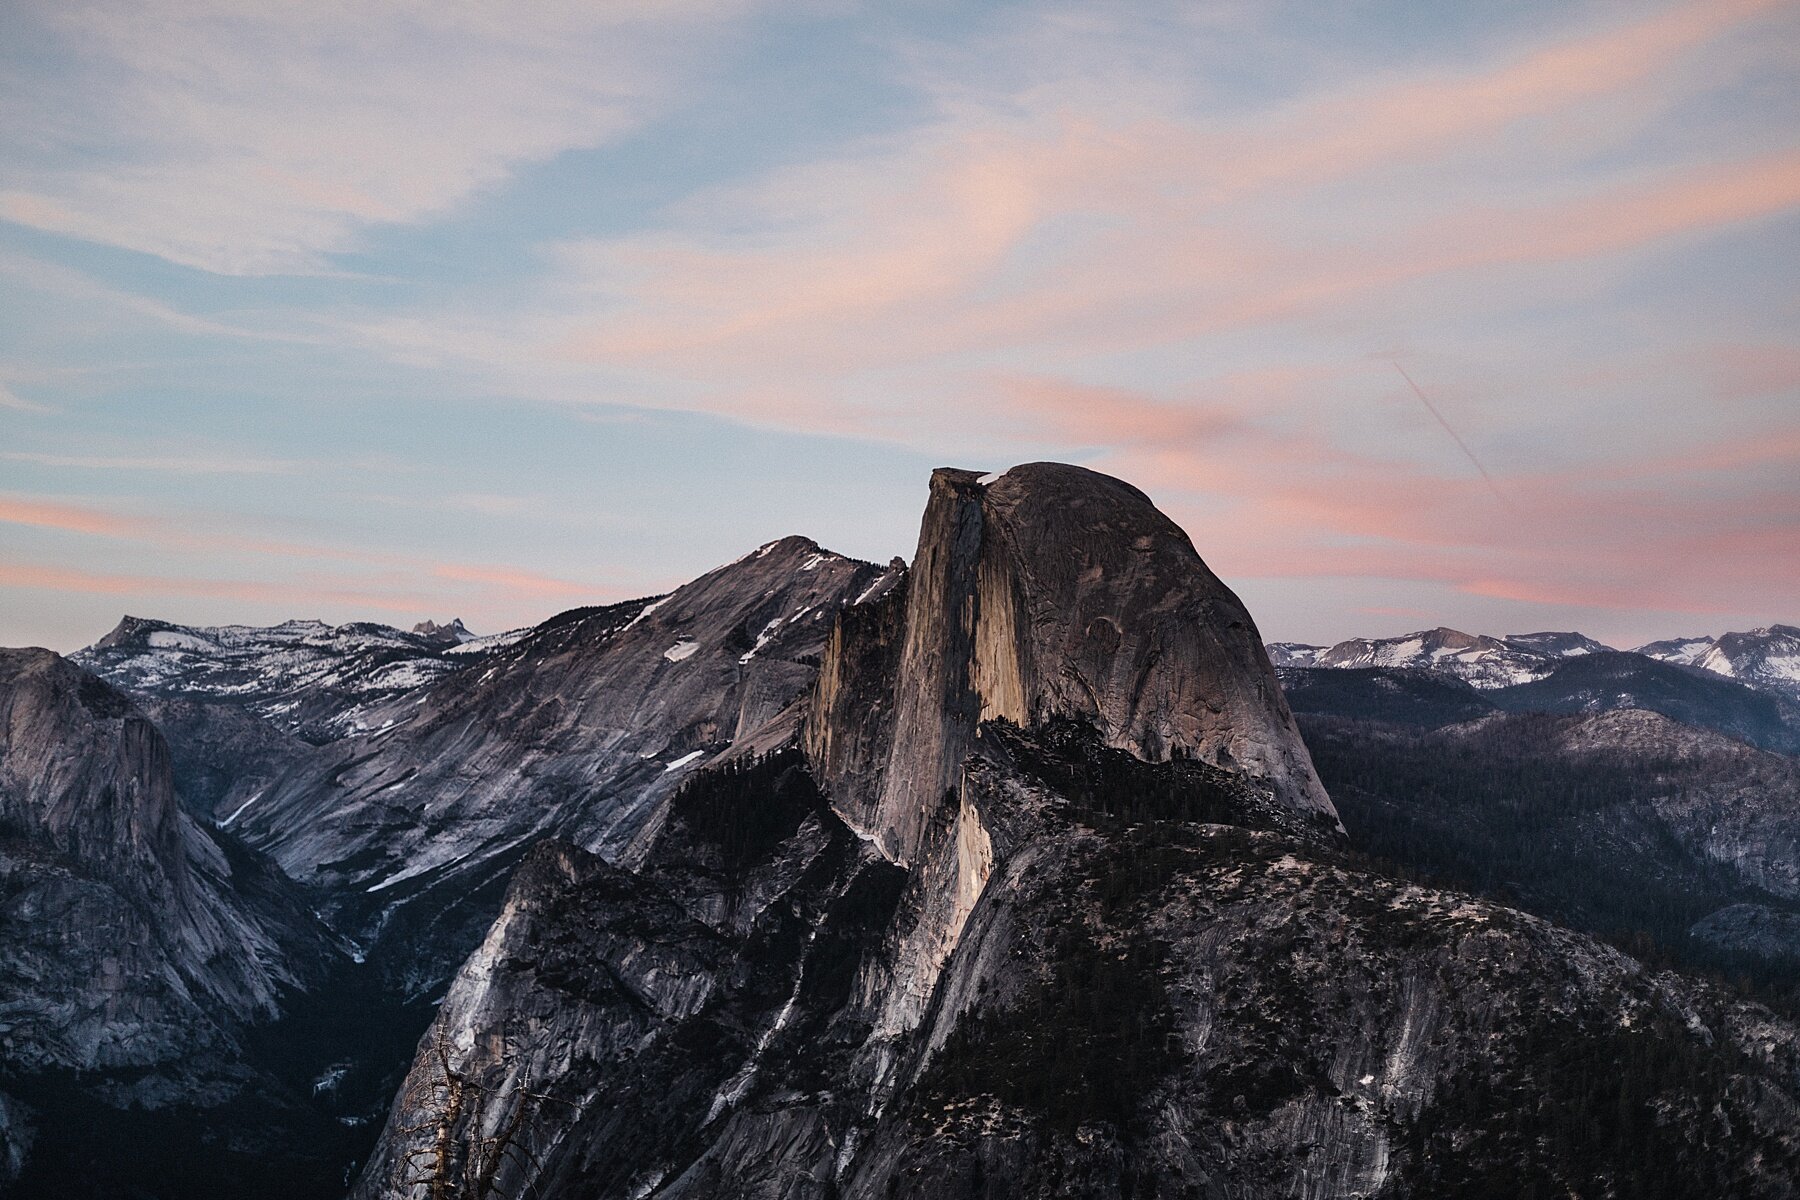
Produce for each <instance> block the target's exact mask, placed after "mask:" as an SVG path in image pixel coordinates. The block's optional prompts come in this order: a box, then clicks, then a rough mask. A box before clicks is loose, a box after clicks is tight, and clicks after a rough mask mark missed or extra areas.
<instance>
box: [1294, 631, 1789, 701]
mask: <svg viewBox="0 0 1800 1200" xmlns="http://www.w3.org/2000/svg"><path fill="white" fill-rule="evenodd" d="M1267 648H1268V651H1269V660H1270V661H1271V662H1273V663H1274V664H1275V665H1276V666H1277V667H1352V668H1353V667H1410V668H1417V669H1423V670H1428V671H1437V672H1439V673H1440V674H1445V675H1451V676H1454V677H1455V678H1457V679H1461V680H1464V681H1466V682H1468V683H1471V684H1473V685H1475V686H1476V687H1479V688H1496V687H1510V686H1512V685H1513V684H1518V683H1529V682H1531V681H1532V680H1535V679H1541V678H1543V677H1544V676H1545V675H1548V674H1549V673H1550V672H1551V671H1552V670H1553V669H1555V667H1556V666H1557V664H1558V663H1560V662H1562V661H1564V660H1565V659H1571V658H1580V657H1583V656H1586V655H1593V654H1606V653H1614V652H1615V651H1614V650H1613V647H1611V646H1608V645H1605V644H1603V643H1601V642H1597V641H1595V640H1594V639H1593V638H1591V637H1588V636H1587V635H1585V634H1581V633H1573V632H1569V633H1557V632H1544V633H1511V634H1508V635H1506V636H1505V637H1499V638H1497V637H1488V636H1486V635H1483V634H1471V633H1463V632H1461V631H1460V630H1456V629H1446V628H1444V627H1442V626H1440V627H1438V628H1437V629H1430V630H1425V631H1422V632H1420V633H1410V634H1407V635H1406V636H1404V637H1394V638H1351V639H1350V640H1349V641H1345V642H1339V643H1338V644H1337V645H1335V646H1313V645H1309V644H1307V643H1305V642H1271V643H1269V645H1268V647H1267ZM1633 653H1636V654H1642V655H1644V656H1646V657H1648V658H1654V659H1658V660H1660V661H1662V662H1666V663H1674V664H1676V665H1677V666H1683V667H1695V668H1698V669H1700V670H1703V671H1710V672H1711V673H1713V674H1715V675H1723V676H1726V677H1727V678H1730V679H1735V680H1737V681H1738V682H1740V683H1744V684H1748V685H1750V686H1751V687H1760V688H1764V689H1766V690H1768V691H1772V692H1778V693H1781V694H1782V695H1785V696H1789V697H1792V698H1794V699H1800V628H1795V627H1794V626H1792V625H1770V626H1767V627H1765V628H1762V629H1752V630H1748V631H1746V632H1743V633H1725V634H1720V635H1719V636H1718V637H1687V638H1669V639H1667V640H1666V641H1660V642H1651V643H1649V644H1648V645H1644V646H1639V647H1638V648H1637V649H1636V650H1635V651H1633Z"/></svg>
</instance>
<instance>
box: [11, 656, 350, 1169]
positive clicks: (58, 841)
mask: <svg viewBox="0 0 1800 1200" xmlns="http://www.w3.org/2000/svg"><path fill="white" fill-rule="evenodd" d="M337 957H338V951H337V950H336V949H335V948H334V946H333V944H332V941H331V939H330V937H329V935H328V934H327V933H326V931H325V930H324V928H323V927H322V926H321V925H319V923H318V922H317V920H316V919H315V918H314V917H313V916H312V914H311V913H310V912H308V911H307V910H306V909H305V907H304V906H303V905H302V904H301V903H300V902H299V901H298V899H297V897H296V896H295V895H294V894H293V893H292V891H291V889H289V888H288V887H287V885H286V881H285V880H283V879H282V878H281V876H280V875H279V873H278V872H276V871H275V870H274V869H273V868H272V867H270V866H269V865H268V864H267V863H266V862H264V861H262V860H260V859H258V858H257V857H256V856H254V855H252V854H251V853H250V852H248V851H246V850H245V849H244V848H243V847H242V846H240V845H237V844H236V843H234V842H232V841H231V840H229V839H222V838H219V837H216V836H214V835H213V834H212V833H211V832H210V831H208V830H206V829H204V828H202V827H201V826H200V825H199V824H198V823H197V822H196V821H195V820H194V819H193V818H192V817H191V816H189V815H188V813H187V812H186V811H185V810H184V809H183V808H182V807H181V806H180V805H179V804H178V803H177V799H176V795H175V787H174V777H173V774H172V772H171V769H170V760H169V753H168V749H167V747H166V746H165V744H164V742H163V739H162V737H161V735H160V734H159V733H158V732H157V730H156V728H155V727H154V726H153V725H152V724H151V723H150V721H149V720H148V719H147V718H146V716H145V714H144V713H143V712H142V711H141V710H140V709H139V708H137V707H136V706H135V705H134V704H133V703H132V702H131V701H130V700H129V699H128V698H127V697H126V696H124V695H123V694H122V693H120V692H119V691H117V690H116V689H114V688H113V687H111V686H110V685H108V684H106V683H105V682H103V681H101V680H100V679H98V678H96V677H95V676H93V675H91V674H89V673H88V672H86V671H83V670H82V669H80V668H79V667H77V666H75V665H74V664H72V663H70V662H69V661H67V660H66V659H63V658H61V657H59V656H58V655H55V654H52V653H51V652H50V651H47V650H0V1088H4V1089H5V1091H6V1092H7V1093H9V1094H10V1096H9V1097H7V1098H0V1179H4V1178H7V1177H12V1176H18V1175H20V1173H21V1172H25V1177H24V1178H23V1179H22V1180H21V1182H20V1184H19V1186H20V1188H21V1189H23V1190H22V1191H21V1193H20V1194H21V1195H40V1194H41V1195H66V1194H70V1190H69V1189H70V1188H71V1187H79V1186H80V1184H79V1183H78V1182H77V1181H78V1180H79V1179H80V1175H79V1171H78V1170H77V1171H75V1172H64V1171H62V1167H61V1166H60V1165H59V1166H57V1167H55V1168H54V1169H50V1173H49V1175H46V1174H45V1171H42V1170H39V1169H38V1159H39V1157H41V1155H42V1154H49V1155H51V1156H52V1157H53V1158H56V1159H57V1160H58V1162H59V1163H60V1164H66V1163H68V1162H70V1161H78V1160H79V1159H80V1158H81V1157H85V1158H86V1159H89V1160H92V1159H93V1158H95V1157H96V1155H95V1146H94V1145H93V1144H92V1143H91V1142H90V1143H89V1144H88V1145H86V1146H85V1155H78V1154H76V1152H75V1150H76V1148H78V1147H80V1146H81V1143H82V1139H83V1137H84V1136H87V1137H90V1138H98V1137H99V1136H101V1135H100V1134H99V1133H98V1130H100V1129H103V1128H109V1124H108V1123H109V1122H112V1123H114V1124H116V1123H117V1122H118V1121H123V1120H125V1117H124V1115H123V1114H124V1113H125V1111H126V1110H128V1109H129V1110H136V1111H139V1112H145V1111H152V1112H154V1111H161V1110H171V1109H178V1110H180V1111H183V1112H195V1111H204V1112H216V1111H217V1110H218V1109H219V1108H220V1106H223V1105H226V1104H230V1103H236V1102H238V1101H239V1100H240V1099H241V1098H245V1097H252V1096H255V1097H262V1098H266V1099H269V1100H270V1102H271V1103H279V1102H281V1101H280V1099H279V1097H280V1094H281V1092H282V1089H281V1087H280V1085H278V1084H276V1083H274V1082H272V1081H271V1080H270V1079H269V1078H268V1077H267V1076H266V1075H264V1074H262V1073H261V1071H260V1069H259V1068H258V1067H256V1066H253V1065H252V1064H251V1063H250V1062H249V1057H250V1056H249V1054H248V1045H249V1039H250V1037H251V1036H252V1030H253V1028H254V1027H256V1026H259V1025H263V1024H265V1023H267V1022H268V1021H270V1020H272V1019H274V1018H275V1017H276V1016H277V1015H278V1013H279V1011H280V1009H281V1007H282V1005H283V1003H284V1001H285V1000H286V998H287V997H289V996H290V995H292V994H294V993H296V992H297V991H299V990H301V989H304V988H307V987H314V986H318V985H319V984H320V983H321V982H322V981H323V979H324V978H325V976H326V974H327V972H328V970H329V969H330V964H331V962H332V961H333V960H334V959H335V958H337ZM263 1102H264V1101H263V1099H261V1098H259V1099H256V1100H255V1101H254V1103H257V1104H261V1103H263ZM108 1113H116V1114H120V1115H119V1116H118V1117H116V1118H115V1117H110V1116H107V1115H106V1114H108ZM169 1119H170V1120H177V1119H176V1118H169ZM182 1120H185V1118H182ZM163 1133H164V1136H165V1137H167V1138H170V1139H173V1138H174V1134H173V1133H172V1126H171V1127H166V1128H165V1129H164V1130H163ZM96 1190H100V1189H98V1188H96ZM146 1194H150V1193H146Z"/></svg>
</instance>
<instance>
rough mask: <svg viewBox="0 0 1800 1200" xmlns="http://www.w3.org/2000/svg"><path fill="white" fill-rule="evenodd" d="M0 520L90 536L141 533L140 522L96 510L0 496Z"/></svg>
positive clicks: (130, 535) (134, 535)
mask: <svg viewBox="0 0 1800 1200" xmlns="http://www.w3.org/2000/svg"><path fill="white" fill-rule="evenodd" d="M0 521H4V522H6V523H7V524H9V525H31V526H35V527H36V528H39V529H61V530H66V531H68V532H70V533H93V534H100V535H103V536H108V537H137V536H141V535H142V534H143V533H144V531H145V526H144V523H143V522H141V521H136V520H133V519H131V518H129V517H121V516H117V515H116V514H113V513H107V512H101V511H100V510H98V509H92V508H78V507H76V506H74V505H70V504H53V503H50V502H47V501H43V500H29V499H22V498H18V497H6V496H0Z"/></svg>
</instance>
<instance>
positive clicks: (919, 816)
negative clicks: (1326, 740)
mask: <svg viewBox="0 0 1800 1200" xmlns="http://www.w3.org/2000/svg"><path fill="white" fill-rule="evenodd" d="M982 479H983V477H981V476H978V475H977V474H976V473H975V472H972V471H958V470H952V469H943V470H939V471H937V472H934V473H933V475H932V479H931V492H930V499H929V501H928V503H927V506H926V510H925V517H924V522H923V525H922V528H921V531H920V535H919V549H918V553H917V555H916V556H915V558H914V560H913V567H912V571H911V573H910V575H909V577H908V581H907V583H908V591H907V595H906V605H905V609H904V618H903V620H902V621H901V622H900V623H899V625H898V627H895V628H879V627H875V626H874V625H873V623H871V622H862V623H859V624H858V625H857V626H855V627H854V628H853V629H850V630H846V631H844V637H843V638H840V639H838V640H835V641H834V642H833V644H832V645H831V646H830V648H829V650H828V653H827V658H826V662H825V666H824V669H823V670H824V679H823V681H822V683H821V691H820V698H821V703H820V705H819V706H818V708H817V710H816V711H815V714H814V717H813V719H812V721H811V722H810V723H809V725H808V730H807V747H808V751H809V753H810V754H811V757H812V759H813V761H814V764H815V767H816V769H817V770H818V771H819V773H820V776H821V779H822V781H823V782H824V784H825V787H826V790H827V791H829V792H830V793H831V794H832V796H833V798H834V799H835V800H837V801H838V803H839V804H840V805H841V806H842V809H843V811H844V812H845V814H846V815H847V816H848V817H849V819H851V820H852V821H855V822H857V823H859V824H860V825H862V826H864V827H866V828H868V829H869V830H870V831H871V832H873V833H874V834H875V835H876V836H877V837H878V838H879V839H880V841H881V843H882V845H883V848H884V849H885V850H886V851H887V852H888V854H889V855H890V856H891V857H895V858H897V859H901V860H905V859H909V858H910V857H912V855H913V854H915V853H916V852H917V850H918V847H919V844H920V839H921V837H922V836H923V833H924V829H925V826H926V823H927V821H928V819H929V814H930V813H931V812H932V811H933V810H934V809H935V808H936V807H937V804H938V801H939V800H940V799H941V797H942V796H943V795H944V793H945V791H946V790H947V789H951V788H953V787H954V785H955V784H956V781H957V775H958V772H959V771H960V769H961V764H962V761H963V758H964V757H965V755H966V754H967V753H968V752H969V750H970V748H971V746H972V744H973V742H974V740H975V739H976V737H977V736H978V732H979V729H980V726H981V723H982V722H984V721H988V720H1005V721H1010V722H1012V723H1013V724H1016V725H1020V726H1032V725H1037V724H1041V723H1044V722H1047V721H1050V720H1052V719H1055V718H1068V719H1073V720H1078V721H1081V722H1083V723H1086V724H1088V725H1090V726H1091V727H1092V728H1094V729H1095V730H1096V731H1097V733H1098V734H1099V736H1100V738H1101V740H1102V741H1103V742H1104V743H1105V744H1106V745H1109V746H1114V747H1117V748H1120V749H1124V750H1128V751H1130V752H1131V753H1132V754H1134V755H1136V756H1138V757H1140V758H1143V759H1146V760H1147V761H1153V762H1161V761H1166V760H1168V759H1170V758H1172V757H1192V758H1195V759H1198V760H1200V761H1203V762H1208V763H1212V764H1213V765H1215V766H1219V767H1222V768H1225V769H1228V770H1231V771H1233V772H1235V773H1237V774H1238V775H1239V776H1240V777H1241V778H1242V779H1243V780H1245V781H1246V782H1247V783H1249V784H1251V785H1252V786H1254V787H1256V788H1258V789H1260V790H1261V791H1263V792H1264V793H1265V794H1267V795H1268V796H1269V797H1270V798H1271V799H1272V800H1273V801H1274V802H1275V803H1276V804H1278V805H1280V806H1283V807H1286V808H1289V809H1292V810H1294V811H1295V812H1297V813H1303V814H1319V815H1321V816H1322V817H1325V818H1327V819H1330V818H1331V816H1332V812H1331V801H1330V800H1329V799H1328V798H1327V797H1326V795H1325V792H1324V789H1323V788H1321V787H1320V786H1319V782H1318V778H1317V777H1316V776H1315V775H1314V774H1313V771H1312V765H1311V763H1310V761H1309V760H1308V759H1307V757H1306V753H1305V749H1304V748H1303V747H1302V746H1301V744H1300V739H1299V736H1298V734H1297V733H1296V732H1295V730H1294V724H1293V719H1292V717H1291V715H1290V714H1289V713H1288V711H1287V704H1286V701H1285V700H1284V699H1283V697H1282V693H1281V687H1280V684H1279V682H1278V681H1277V680H1276V678H1275V673H1274V671H1273V670H1272V669H1271V668H1270V665H1269V661H1268V656H1267V654H1266V653H1265V652H1264V650H1263V648H1262V644H1261V640H1260V638H1259V637H1258V636H1257V633H1256V627H1255V624H1254V623H1253V622H1252V621H1251V619H1250V615H1249V613H1247V612H1246V611H1245V610H1244V607H1243V605H1242V604H1241V603H1240V602H1239V601H1238V599H1237V597H1236V596H1235V595H1233V594H1232V592H1231V590H1230V589H1229V588H1227V587H1226V586H1225V585H1224V584H1223V583H1221V582H1220V581H1219V580H1218V578H1217V577H1216V576H1214V575H1213V573H1212V572H1211V571H1209V570H1208V569H1207V567H1206V564H1205V563H1204V562H1202V561H1201V559H1200V556H1199V555H1198V554H1197V553H1195V551H1194V548H1193V544H1192V543H1191V542H1190V541H1189V540H1188V537H1187V535H1186V534H1185V533H1184V532H1183V531H1182V530H1181V529H1180V528H1179V527H1178V526H1176V525H1175V524H1174V522H1172V521H1170V520H1169V519H1168V518H1167V517H1166V516H1164V515H1163V514H1162V513H1160V512H1158V511H1157V509H1156V508H1155V506H1154V505H1152V504H1151V503H1150V501H1149V499H1148V498H1146V497H1145V496H1144V495H1143V493H1141V492H1139V491H1138V490H1137V489H1135V488H1133V487H1131V486H1130V485H1129V484H1126V483H1123V482H1121V481H1120V480H1117V479H1113V478H1110V477H1108V476H1105V475H1100V474H1097V473H1095V472H1093V471H1087V470H1084V469H1082V468H1080V467H1071V466H1065V465H1063V464H1060V463H1032V464H1028V465H1025V466H1019V467H1014V468H1013V469H1012V470H1010V471H1007V472H1006V473H1005V474H1003V475H1000V476H998V477H996V478H992V479H991V481H990V482H987V483H984V482H982ZM846 639H847V640H846ZM871 663H873V664H875V666H874V669H873V670H871V669H870V664H871Z"/></svg>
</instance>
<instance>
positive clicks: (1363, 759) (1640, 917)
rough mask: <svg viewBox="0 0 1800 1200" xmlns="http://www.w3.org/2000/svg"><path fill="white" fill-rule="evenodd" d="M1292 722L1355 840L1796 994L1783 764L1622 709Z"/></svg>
mask: <svg viewBox="0 0 1800 1200" xmlns="http://www.w3.org/2000/svg"><path fill="white" fill-rule="evenodd" d="M1528 686H1535V685H1528ZM1492 694H1493V693H1489V695H1492ZM1300 722H1301V728H1302V730H1303V731H1304V733H1305V734H1306V739H1307V744H1308V746H1309V747H1310V748H1311V750H1312V754H1313V759H1314V761H1315V762H1316V763H1317V764H1318V767H1319V772H1320V774H1321V776H1322V777H1323V778H1324V779H1325V781H1326V783H1327V786H1328V787H1329V788H1330V789H1331V793H1332V796H1333V797H1334V799H1335V800H1336V802H1337V804H1338V805H1339V808H1340V810H1341V811H1342V812H1343V814H1344V820H1345V822H1346V824H1348V825H1349V827H1350V828H1351V829H1352V831H1353V832H1354V835H1355V842H1356V844H1357V845H1358V846H1359V847H1361V848H1363V849H1366V850H1368V851H1369V852H1371V853H1373V854H1377V855H1379V856H1381V857H1382V858H1383V859H1384V860H1386V861H1389V862H1393V863H1399V864H1404V866H1405V867H1406V869H1407V870H1409V871H1410V872H1414V873H1417V874H1418V875H1420V876H1422V877H1424V878H1428V879H1430V880H1432V881H1433V882H1435V883H1439V884H1443V885H1447V886H1456V887H1462V888H1467V889H1469V890H1472V891H1476V892H1479V893H1481V894H1484V895H1486V896H1489V897H1491V898H1493V899H1496V900H1500V901H1503V902H1505V903H1508V904H1514V905H1518V906H1519V907H1521V908H1525V909H1527V910H1529V911H1532V912H1535V913H1538V914H1540V915H1543V916H1545V917H1549V918H1551V919H1553V920H1556V921H1558V922H1560V923H1563V924H1566V925H1569V926H1572V927H1574V928H1577V929H1583V930H1587V931H1589V932H1592V933H1596V934H1599V935H1601V936H1604V937H1607V938H1609V939H1611V940H1613V941H1614V942H1616V943H1618V944H1621V945H1626V946H1629V947H1632V948H1633V949H1635V950H1637V951H1638V952H1641V953H1644V954H1649V955H1654V956H1655V957H1657V958H1659V959H1661V960H1663V961H1668V962H1672V963H1677V964H1680V965H1682V966H1685V967H1687V968H1689V969H1698V970H1707V971H1719V972H1723V973H1725V974H1727V975H1730V976H1733V977H1740V976H1741V977H1745V978H1748V979H1750V980H1753V981H1755V982H1757V983H1758V984H1759V985H1761V986H1764V987H1766V988H1768V989H1770V994H1772V995H1782V996H1789V997H1791V998H1792V999H1794V1000H1800V970H1796V967H1797V966H1800V939H1797V938H1795V933H1796V931H1797V930H1800V925H1797V924H1796V922H1797V921H1800V763H1797V762H1796V761H1795V760H1794V759H1793V758H1791V757H1789V756H1786V755H1782V754H1775V753H1770V752H1768V751H1765V750H1760V749H1757V748H1755V747H1752V746H1749V745H1746V744H1745V743H1744V742H1742V741H1739V740H1737V739H1734V738H1731V737H1727V736H1725V735H1723V734H1720V733H1717V732H1714V731H1712V730H1707V729H1701V728H1695V727H1693V726H1689V725H1683V724H1680V723H1678V722H1675V721H1672V720H1669V719H1668V718H1666V717H1662V716H1659V715H1657V714H1654V713H1650V712H1644V711H1640V710H1622V711H1615V712H1605V713H1596V714H1581V715H1562V716H1554V715H1544V714H1519V715H1503V714H1493V715H1490V716H1487V717H1484V718H1481V719H1478V720H1473V721H1468V722H1464V723H1454V724H1453V723H1444V724H1443V725H1442V726H1441V727H1439V728H1433V729H1421V728H1419V727H1418V725H1416V724H1408V723H1405V722H1404V721H1401V720H1387V721H1378V720H1372V719H1368V718H1367V717H1362V718H1349V717H1345V716H1341V715H1336V716H1334V715H1327V714H1322V713H1321V714H1315V713H1310V712H1303V713H1302V715H1301V717H1300ZM1747 909H1754V910H1755V911H1754V912H1747V911H1745V910H1747ZM1727 910H1730V911H1727ZM1733 913H1735V914H1736V915H1735V916H1734V915H1732V914H1733ZM1719 914H1724V915H1719ZM1783 938H1786V939H1789V940H1785V941H1784V940H1783Z"/></svg>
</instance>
